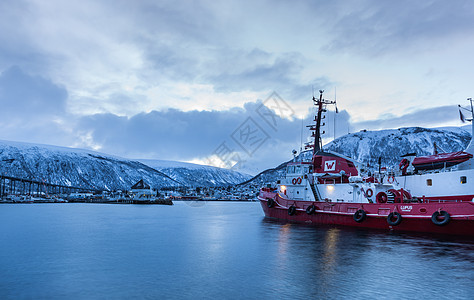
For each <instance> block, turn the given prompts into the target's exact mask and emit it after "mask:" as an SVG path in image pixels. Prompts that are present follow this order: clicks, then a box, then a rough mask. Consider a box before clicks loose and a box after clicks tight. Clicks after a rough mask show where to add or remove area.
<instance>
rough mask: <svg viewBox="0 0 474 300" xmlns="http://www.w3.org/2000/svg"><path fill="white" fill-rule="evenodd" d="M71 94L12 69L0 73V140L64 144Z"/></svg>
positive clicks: (46, 81) (67, 136)
mask: <svg viewBox="0 0 474 300" xmlns="http://www.w3.org/2000/svg"><path fill="white" fill-rule="evenodd" d="M67 97H68V93H67V91H66V89H65V88H63V87H62V86H59V85H57V84H55V83H53V82H51V81H50V80H48V79H46V78H43V77H40V76H33V75H29V74H27V73H25V72H24V71H23V70H22V69H20V68H19V67H16V66H15V67H11V68H9V69H7V70H5V71H3V72H2V73H1V74H0V107H1V109H0V128H1V129H0V138H1V139H6V140H14V141H27V142H36V143H44V142H48V143H52V144H59V145H61V144H63V145H64V143H66V144H67V143H68V141H71V140H73V139H74V138H73V137H71V136H70V133H69V132H70V131H69V129H70V128H71V127H72V123H70V122H71V118H69V116H68V115H67V113H66V110H65V107H66V100H67Z"/></svg>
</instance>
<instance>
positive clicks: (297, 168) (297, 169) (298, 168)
mask: <svg viewBox="0 0 474 300" xmlns="http://www.w3.org/2000/svg"><path fill="white" fill-rule="evenodd" d="M295 173H296V174H300V173H301V166H296V172H295Z"/></svg>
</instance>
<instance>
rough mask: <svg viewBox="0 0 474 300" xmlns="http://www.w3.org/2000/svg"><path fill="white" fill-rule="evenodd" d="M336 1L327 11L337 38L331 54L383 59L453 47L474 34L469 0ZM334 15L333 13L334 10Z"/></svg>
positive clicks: (330, 28)
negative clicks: (388, 55) (454, 42)
mask: <svg viewBox="0 0 474 300" xmlns="http://www.w3.org/2000/svg"><path fill="white" fill-rule="evenodd" d="M351 4H352V5H350V6H349V5H347V1H334V2H333V3H332V4H329V5H327V6H323V8H324V9H327V10H332V11H331V14H330V16H331V17H330V18H327V17H325V16H328V14H325V13H321V14H320V15H321V17H322V18H323V19H325V26H326V27H327V30H328V32H329V33H330V34H331V36H332V39H330V42H328V43H327V44H326V46H325V47H324V48H325V49H326V50H328V51H331V52H346V51H350V52H354V51H355V52H358V53H362V54H366V55H381V54H384V53H391V52H393V51H400V49H418V50H420V49H424V50H432V49H433V48H436V47H447V45H446V43H447V41H449V40H451V41H452V38H456V37H466V38H467V37H471V38H472V37H473V36H474V19H473V18H472V15H473V14H474V6H473V5H472V3H471V2H469V1H464V0H454V1H443V0H433V1H409V0H403V1H377V0H369V1H357V2H351ZM328 12H330V11H328Z"/></svg>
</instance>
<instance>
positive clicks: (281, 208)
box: [259, 193, 474, 236]
mask: <svg viewBox="0 0 474 300" xmlns="http://www.w3.org/2000/svg"><path fill="white" fill-rule="evenodd" d="M268 194H270V193H268ZM262 196H263V195H262V194H261V195H260V197H259V199H260V204H261V205H262V208H263V211H264V212H265V216H266V217H269V218H275V219H280V220H287V221H291V222H298V223H305V224H329V225H342V226H352V227H360V228H373V229H385V230H387V229H388V230H396V231H412V232H429V233H439V234H449V235H465V236H474V203H473V202H457V203H456V202H449V203H433V202H431V203H385V204H377V203H374V204H372V203H331V202H310V201H294V200H287V199H283V198H281V197H280V196H276V195H275V194H273V196H274V197H262ZM267 196H269V195H267ZM267 198H273V199H274V200H276V203H275V206H274V207H272V208H269V207H268V205H267V201H268V200H267ZM312 204H314V205H315V206H316V208H317V210H316V212H315V213H314V214H312V215H309V214H307V213H306V208H307V207H308V206H310V205H312ZM291 205H293V206H295V207H296V208H297V209H296V212H295V214H294V215H289V214H288V207H290V206H291ZM359 209H362V210H364V211H365V212H366V214H367V216H366V218H365V219H364V220H363V221H362V222H356V221H355V220H354V213H355V212H356V211H357V210H359ZM439 210H444V211H447V212H448V213H449V214H450V221H449V222H448V223H447V224H446V225H443V226H440V225H436V224H434V223H433V222H432V220H431V216H432V214H433V213H434V212H436V211H439ZM391 212H398V213H400V215H401V216H402V221H401V223H400V224H398V225H389V224H388V222H387V216H388V214H389V213H391Z"/></svg>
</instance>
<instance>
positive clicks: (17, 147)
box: [0, 141, 179, 190]
mask: <svg viewBox="0 0 474 300" xmlns="http://www.w3.org/2000/svg"><path fill="white" fill-rule="evenodd" d="M0 172H1V174H3V175H7V176H12V177H18V178H26V179H31V180H37V181H43V182H48V183H52V184H60V185H66V186H75V187H83V188H90V189H108V190H116V189H129V188H130V187H131V186H132V185H133V184H135V183H136V182H137V181H139V180H140V179H144V180H145V181H147V182H148V183H149V184H150V185H152V186H153V187H161V186H177V185H179V183H178V182H176V181H175V180H173V179H172V178H170V177H169V176H167V175H165V174H163V173H161V172H159V171H157V170H154V169H152V168H150V167H148V166H146V165H144V164H142V163H140V162H137V161H131V160H127V159H123V158H119V157H115V156H111V155H107V154H103V153H99V152H94V151H89V150H83V149H72V148H65V147H56V146H48V145H37V144H28V143H18V142H10V141H0Z"/></svg>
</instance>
